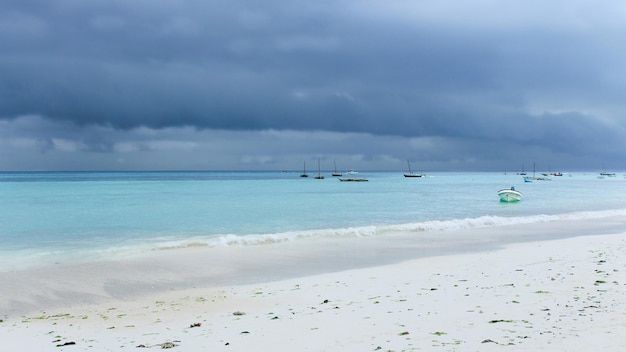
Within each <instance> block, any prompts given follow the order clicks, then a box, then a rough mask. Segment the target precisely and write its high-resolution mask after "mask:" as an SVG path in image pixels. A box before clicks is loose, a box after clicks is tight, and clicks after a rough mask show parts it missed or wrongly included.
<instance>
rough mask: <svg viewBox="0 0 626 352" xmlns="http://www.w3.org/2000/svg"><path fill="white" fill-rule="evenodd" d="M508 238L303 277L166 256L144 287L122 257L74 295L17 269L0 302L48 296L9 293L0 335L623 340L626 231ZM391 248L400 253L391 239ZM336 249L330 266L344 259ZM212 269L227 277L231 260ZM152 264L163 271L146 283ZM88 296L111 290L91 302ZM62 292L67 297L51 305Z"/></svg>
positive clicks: (344, 346)
mask: <svg viewBox="0 0 626 352" xmlns="http://www.w3.org/2000/svg"><path fill="white" fill-rule="evenodd" d="M544 227H545V226H544ZM579 227H580V226H579ZM472 231H475V232H476V233H478V234H483V233H486V231H484V230H482V229H481V230H472ZM500 231H501V230H500ZM525 231H528V229H526V230H525ZM607 233H610V232H607ZM613 233H617V232H613ZM487 237H488V236H487ZM285 246H289V244H285ZM503 246H504V248H501V247H500V245H499V246H495V245H494V246H483V247H481V248H482V249H481V250H477V251H474V252H470V253H457V254H453V253H454V251H453V252H452V253H449V254H450V255H439V256H432V252H431V255H430V256H424V257H419V256H418V258H416V259H407V260H404V261H400V262H395V263H391V264H376V265H375V266H374V267H365V266H363V265H362V263H351V264H350V265H347V267H350V266H351V265H352V264H354V266H356V268H353V269H346V270H343V271H338V272H330V273H323V274H315V273H314V272H311V273H309V272H307V271H306V270H305V271H303V272H302V275H301V276H300V277H298V276H297V275H296V276H295V277H291V276H293V275H291V274H285V273H274V274H267V276H264V277H261V278H259V279H258V282H247V281H245V280H244V281H234V282H232V283H228V282H226V281H227V280H226V279H225V281H224V282H223V284H222V285H220V287H217V286H210V287H209V286H203V285H202V283H203V281H202V280H203V278H200V279H199V282H198V287H197V288H193V287H183V286H181V287H182V288H177V287H175V285H174V286H172V288H170V289H168V288H167V287H169V286H168V285H172V283H173V282H176V281H175V280H174V278H173V277H170V276H173V275H174V274H173V273H175V272H176V270H170V271H167V270H163V271H162V272H159V270H161V269H163V267H161V266H159V265H156V264H151V265H152V266H153V269H154V270H155V271H157V272H156V273H153V274H154V275H155V276H153V277H149V278H146V282H147V283H149V282H151V281H152V283H153V284H154V287H153V288H152V289H150V288H149V287H146V288H145V291H141V290H140V292H143V293H142V294H141V295H139V296H137V295H128V294H125V293H124V290H131V288H129V287H126V288H123V287H124V283H125V282H126V284H128V285H130V284H131V283H135V282H142V281H141V277H140V276H141V275H142V271H136V272H133V271H129V270H123V268H122V267H121V266H120V267H119V268H117V269H118V270H120V271H119V272H115V273H109V276H111V277H115V278H117V280H118V281H119V282H117V285H119V286H118V287H117V288H116V290H118V291H119V292H118V293H117V294H115V293H114V292H115V290H108V289H107V284H105V285H104V286H102V285H101V286H98V285H91V284H93V282H90V281H89V280H90V279H89V275H84V276H82V277H80V276H75V277H73V278H72V279H73V281H72V282H74V284H75V285H76V288H81V289H82V290H77V291H74V292H73V293H72V294H71V295H70V294H68V293H67V292H65V291H63V287H62V286H58V287H56V288H55V286H54V282H55V281H54V280H55V279H57V280H60V278H59V277H56V278H55V277H51V278H47V280H48V281H46V282H44V283H43V284H42V285H41V287H30V291H29V288H28V287H24V286H25V285H32V280H31V279H32V278H31V279H29V278H23V280H24V281H23V282H22V283H21V285H22V287H19V285H20V284H18V285H16V287H13V288H11V285H10V284H9V285H6V284H5V285H3V288H2V291H1V292H0V293H1V295H2V297H3V301H4V302H6V299H7V298H10V297H11V296H10V295H14V298H16V301H15V302H19V299H17V298H19V297H18V296H17V295H19V294H20V293H21V292H23V293H24V294H25V293H27V292H30V296H28V297H25V298H24V297H22V298H23V300H25V301H28V300H31V301H32V302H31V305H29V306H28V307H35V306H37V305H39V306H40V307H42V308H40V309H37V310H31V311H29V312H28V313H18V312H17V311H15V312H10V308H8V307H9V306H10V304H9V303H5V306H4V308H3V309H4V311H0V319H2V322H1V323H0V341H2V344H3V348H5V349H6V350H23V349H24V347H25V346H28V349H29V350H37V351H71V350H81V351H85V350H93V351H130V350H133V351H137V350H142V349H143V348H149V349H154V348H158V349H161V348H162V346H167V345H162V344H164V343H172V344H173V345H175V346H174V347H173V348H174V350H184V351H207V350H211V351H215V350H218V351H222V350H223V351H251V350H256V351H259V350H261V351H265V350H274V351H296V350H297V351H302V350H305V351H346V350H348V351H375V350H380V351H411V350H415V351H418V350H428V351H429V350H442V351H500V350H505V349H506V350H515V351H520V350H524V351H536V350H546V351H547V350H550V351H554V350H562V351H588V350H605V351H608V350H619V349H621V348H622V347H623V345H624V344H625V343H626V338H624V336H626V307H625V306H624V305H623V302H626V286H625V285H626V233H623V231H621V232H619V234H617V235H594V236H584V237H576V238H566V239H559V240H552V241H540V242H525V243H517V244H506V245H503ZM276 248H278V247H276ZM364 248H374V246H372V247H364ZM242 250H243V249H242ZM282 250H284V247H283V248H280V249H277V250H276V251H277V252H276V253H275V254H276V255H278V254H279V253H280V252H281V251H282ZM386 251H388V252H389V255H393V253H394V251H393V248H388V249H386ZM229 253H231V254H232V252H229ZM398 253H401V251H400V252H398ZM242 254H245V253H242ZM377 254H378V255H380V253H377ZM447 254H448V253H447ZM292 255H293V254H292ZM215 259H216V262H219V260H220V259H223V258H219V255H217V258H215ZM326 259H328V258H321V259H319V260H318V261H317V263H322V262H324V260H326ZM177 260H179V261H180V265H181V266H182V267H185V268H188V266H186V265H188V264H189V263H188V262H186V261H185V260H188V261H192V262H193V261H195V260H197V258H194V257H193V256H188V257H187V259H184V258H180V256H178V259H177ZM283 260H285V258H284V257H278V258H276V261H277V262H280V261H283ZM291 260H292V261H294V262H295V261H296V260H294V259H293V258H291ZM334 260H335V261H334V262H332V263H331V264H332V265H336V264H337V263H339V262H338V261H337V258H334ZM346 260H348V259H346ZM349 260H352V259H350V258H349ZM165 262H166V263H167V265H171V263H172V262H170V261H167V260H165ZM305 262H306V261H305ZM244 264H246V265H249V264H250V263H249V262H247V263H244ZM146 265H147V264H146ZM242 265H243V264H242ZM111 269H112V267H111V266H107V267H106V270H111ZM174 269H175V268H174ZM262 269H263V268H260V269H259V272H262ZM103 270H105V269H103ZM214 270H215V272H216V273H217V272H219V273H222V274H224V277H225V278H226V277H227V276H228V275H227V273H228V272H229V268H214ZM73 274H76V273H75V272H74V273H73ZM161 274H162V275H161ZM189 274H190V275H189V277H185V278H184V279H182V282H185V283H188V282H189V280H191V281H193V277H194V275H195V274H196V273H189ZM2 275H3V277H4V280H5V283H6V282H11V281H7V280H17V281H19V278H17V277H9V276H10V275H11V273H2ZM7 275H9V276H7ZM94 275H95V277H99V276H98V275H99V274H97V273H95V274H94ZM102 275H104V273H102ZM179 275H180V274H179ZM154 277H161V278H162V280H163V282H161V283H159V282H154ZM7 278H8V279H7ZM39 278H40V279H43V278H44V275H43V274H42V276H41V277H39ZM29 280H30V281H29ZM17 281H16V282H17ZM61 281H62V280H61ZM147 283H146V285H147ZM59 285H67V282H65V281H62V282H61V284H59ZM108 285H109V286H111V285H113V284H108ZM113 286H114V285H113ZM55 290H56V291H58V292H54V291H55ZM64 292H65V293H64ZM64 294H67V295H69V296H67V297H63V295H64ZM55 295H56V296H58V297H55ZM72 295H74V296H72ZM92 296H95V297H106V299H104V300H103V301H97V302H94V301H92V299H91V297H92ZM68 301H69V302H73V303H72V304H70V305H67V304H65V305H59V302H65V303H67V302H68ZM15 302H14V303H15ZM47 303H49V304H50V305H46V304H47ZM194 324H195V325H197V326H193V325H194ZM74 343H75V344H74ZM64 344H67V345H64Z"/></svg>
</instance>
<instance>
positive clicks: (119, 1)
mask: <svg viewBox="0 0 626 352" xmlns="http://www.w3.org/2000/svg"><path fill="white" fill-rule="evenodd" d="M318 157H319V158H321V160H322V167H323V168H326V169H332V168H333V160H336V162H337V166H338V167H339V168H340V169H362V170H372V169H382V170H402V169H405V168H406V160H407V159H408V160H411V162H412V166H413V168H414V169H417V171H426V172H427V171H434V170H455V171H456V170H468V171H475V170H484V171H511V172H514V171H519V169H521V167H522V165H525V167H526V170H529V169H531V168H532V164H533V162H535V163H536V165H537V168H538V169H542V170H548V169H550V171H570V170H602V169H603V168H606V169H609V170H616V169H617V170H626V2H624V1H619V0H615V1H602V0H600V1H578V0H567V1H559V0H554V1H543V0H519V1H506V0H472V1H470V0H467V1H463V0H455V1H452V0H450V1H447V0H436V1H435V0H402V1H400V0H332V1H331V0H319V1H301V0H289V1H281V0H266V1H252V0H248V1H238V0H90V1H84V0H55V1H50V0H39V1H37V0H31V1H23V0H15V1H13V0H0V170H5V171H6V170H177V169H183V170H203V169H209V170H219V169H228V170H244V169H245V170H288V169H300V168H301V167H302V163H303V162H304V161H307V162H309V161H310V163H311V165H312V166H313V165H315V166H317V158H318Z"/></svg>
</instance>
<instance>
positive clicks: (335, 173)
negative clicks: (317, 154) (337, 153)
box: [332, 161, 341, 176]
mask: <svg viewBox="0 0 626 352" xmlns="http://www.w3.org/2000/svg"><path fill="white" fill-rule="evenodd" d="M334 163H335V172H333V174H332V175H333V176H341V174H340V173H339V172H337V161H334Z"/></svg>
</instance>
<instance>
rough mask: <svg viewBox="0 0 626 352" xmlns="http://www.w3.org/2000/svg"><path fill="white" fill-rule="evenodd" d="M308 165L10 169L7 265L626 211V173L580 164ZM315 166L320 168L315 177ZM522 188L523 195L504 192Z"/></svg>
mask: <svg viewBox="0 0 626 352" xmlns="http://www.w3.org/2000/svg"><path fill="white" fill-rule="evenodd" d="M299 174H300V173H299V172H296V171H294V172H252V171H251V172H226V171H223V172H5V173H0V271H3V270H15V269H20V268H26V267H34V266H40V265H50V264H53V263H73V262H77V261H90V260H99V259H104V258H115V257H124V256H132V255H135V254H137V253H143V252H146V251H158V250H164V249H170V250H176V249H177V248H186V247H190V246H208V247H215V246H240V245H243V246H258V245H265V244H268V243H272V242H277V241H298V240H301V239H302V238H308V239H311V238H313V239H314V238H316V237H324V238H327V237H343V238H350V237H359V236H386V235H389V234H393V233H396V232H409V233H411V234H413V235H414V236H415V240H416V241H419V239H420V236H424V235H432V233H433V232H435V231H438V230H445V229H457V228H470V227H493V226H502V225H514V224H517V223H536V222H544V221H551V220H554V219H564V218H565V219H567V218H575V219H580V218H598V217H606V216H615V215H618V216H621V215H624V216H626V177H625V176H624V175H623V174H622V173H618V174H617V175H616V176H615V177H604V178H600V175H599V174H598V173H593V172H590V173H582V172H581V173H572V174H567V173H566V174H564V175H563V176H558V177H552V180H551V181H538V182H532V183H525V182H524V181H523V179H522V177H521V176H519V175H516V174H514V173H509V174H504V173H460V172H459V173H447V172H442V173H432V174H430V175H427V176H426V177H422V178H405V177H403V175H402V173H401V172H364V171H363V172H360V173H359V174H358V175H353V176H358V177H365V178H367V179H368V180H369V181H368V182H339V180H338V179H337V178H336V177H331V176H330V172H327V173H326V178H325V179H323V180H317V179H314V178H313V177H308V178H300V177H299ZM311 176H313V175H311ZM511 186H515V187H516V189H518V190H519V191H521V192H522V193H523V200H522V201H521V202H519V203H501V202H500V201H499V199H498V196H497V191H498V190H499V189H501V188H508V187H511Z"/></svg>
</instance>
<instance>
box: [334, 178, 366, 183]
mask: <svg viewBox="0 0 626 352" xmlns="http://www.w3.org/2000/svg"><path fill="white" fill-rule="evenodd" d="M339 181H341V182H367V179H366V178H364V177H342V178H340V179H339Z"/></svg>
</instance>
